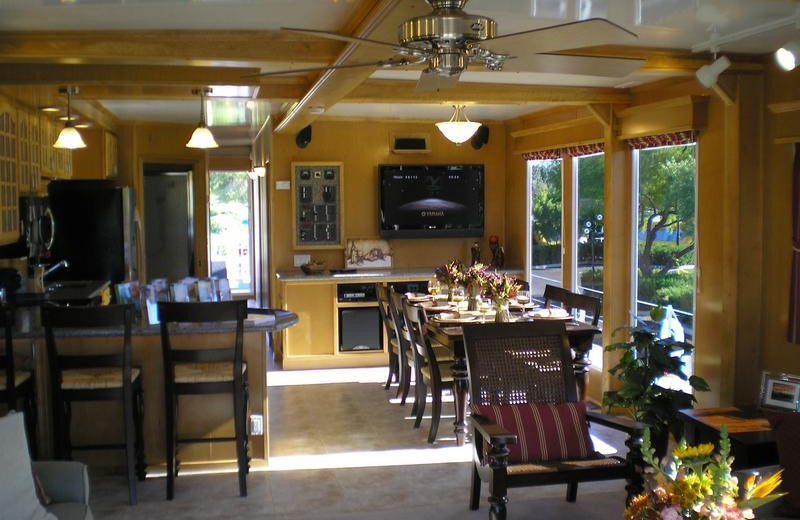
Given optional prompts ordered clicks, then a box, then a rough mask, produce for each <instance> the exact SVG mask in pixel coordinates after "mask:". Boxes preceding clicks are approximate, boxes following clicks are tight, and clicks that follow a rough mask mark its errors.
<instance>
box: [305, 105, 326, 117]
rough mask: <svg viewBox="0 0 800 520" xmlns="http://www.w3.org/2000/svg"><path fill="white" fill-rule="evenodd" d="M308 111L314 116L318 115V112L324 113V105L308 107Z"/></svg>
mask: <svg viewBox="0 0 800 520" xmlns="http://www.w3.org/2000/svg"><path fill="white" fill-rule="evenodd" d="M308 111H309V112H310V113H312V114H314V115H315V116H318V115H320V114H324V113H325V107H320V106H316V107H310V108H309V109H308Z"/></svg>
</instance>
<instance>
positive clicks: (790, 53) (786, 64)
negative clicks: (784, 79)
mask: <svg viewBox="0 0 800 520" xmlns="http://www.w3.org/2000/svg"><path fill="white" fill-rule="evenodd" d="M798 57H800V40H793V41H790V42H786V43H785V44H783V45H781V48H780V49H778V50H777V51H775V61H776V62H777V63H778V66H779V67H780V68H782V69H783V70H785V71H787V72H788V71H790V70H794V69H795V67H797V61H798Z"/></svg>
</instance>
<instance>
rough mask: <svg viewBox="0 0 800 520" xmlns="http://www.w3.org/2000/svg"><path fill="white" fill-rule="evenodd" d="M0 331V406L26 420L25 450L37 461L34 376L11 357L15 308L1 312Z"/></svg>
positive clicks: (4, 308)
mask: <svg viewBox="0 0 800 520" xmlns="http://www.w3.org/2000/svg"><path fill="white" fill-rule="evenodd" d="M0 327H3V329H4V330H5V339H6V348H5V351H4V353H3V355H0V402H3V403H6V405H7V407H8V410H9V411H11V410H17V411H19V410H20V402H21V403H22V407H21V409H22V412H23V416H24V418H25V430H26V432H27V434H28V446H29V449H30V450H31V457H32V458H33V459H36V456H37V453H38V446H37V443H36V413H37V412H36V394H35V393H34V380H33V372H32V371H30V370H25V369H23V368H19V367H17V363H16V359H15V356H14V340H13V329H14V308H13V307H10V306H3V307H2V308H0Z"/></svg>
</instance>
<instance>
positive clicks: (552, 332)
mask: <svg viewBox="0 0 800 520" xmlns="http://www.w3.org/2000/svg"><path fill="white" fill-rule="evenodd" d="M463 330H464V347H465V351H466V356H467V370H468V372H469V380H470V398H471V402H472V403H473V404H488V405H503V404H525V403H551V404H553V403H563V402H575V401H577V400H578V395H577V390H576V387H575V374H574V373H573V369H572V359H571V356H570V350H569V340H568V338H567V333H566V329H565V326H564V323H563V322H561V321H543V320H538V321H533V322H521V323H488V324H475V325H465V326H464V327H463Z"/></svg>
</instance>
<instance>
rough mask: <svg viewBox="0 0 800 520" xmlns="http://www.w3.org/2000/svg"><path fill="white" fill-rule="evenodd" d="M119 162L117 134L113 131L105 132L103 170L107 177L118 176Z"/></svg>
mask: <svg viewBox="0 0 800 520" xmlns="http://www.w3.org/2000/svg"><path fill="white" fill-rule="evenodd" d="M118 164H119V144H118V141H117V136H116V135H114V134H112V133H111V132H105V131H104V132H103V172H104V174H105V178H106V179H115V178H116V177H117V172H118V169H119V167H118Z"/></svg>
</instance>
